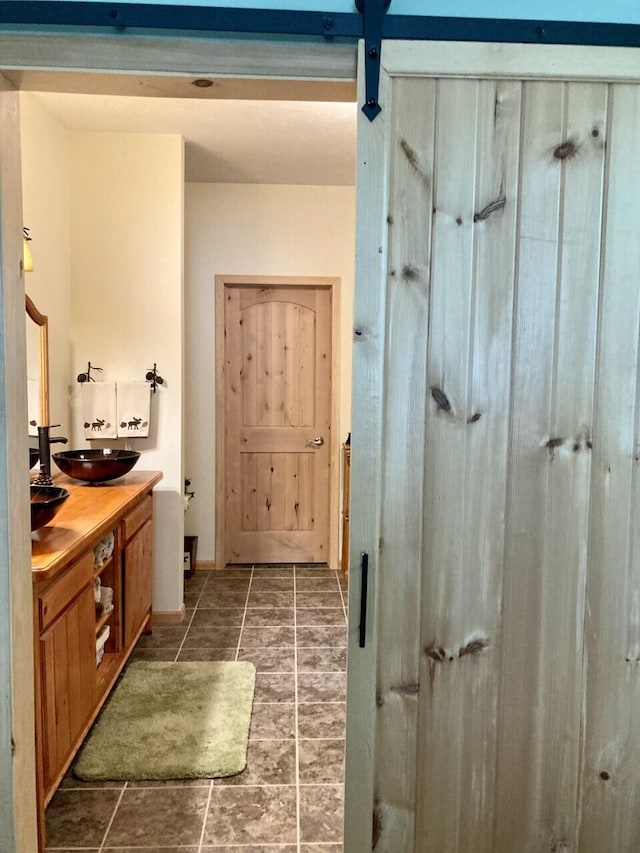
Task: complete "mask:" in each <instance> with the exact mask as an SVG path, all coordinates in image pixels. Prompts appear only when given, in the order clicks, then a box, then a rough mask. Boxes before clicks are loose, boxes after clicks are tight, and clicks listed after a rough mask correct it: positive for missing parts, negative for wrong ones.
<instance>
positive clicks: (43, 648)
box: [40, 586, 96, 790]
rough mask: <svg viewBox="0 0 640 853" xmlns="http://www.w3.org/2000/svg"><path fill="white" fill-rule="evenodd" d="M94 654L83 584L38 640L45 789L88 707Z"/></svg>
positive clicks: (91, 612) (88, 596)
mask: <svg viewBox="0 0 640 853" xmlns="http://www.w3.org/2000/svg"><path fill="white" fill-rule="evenodd" d="M95 652H96V637H95V607H94V600H93V588H92V587H91V586H86V587H85V588H84V589H83V590H82V592H81V593H80V594H79V595H78V597H77V598H76V599H75V601H74V602H73V603H72V604H71V606H70V607H69V608H68V609H67V610H65V611H64V612H63V613H62V615H61V616H60V617H59V618H58V619H56V620H55V622H53V623H52V625H51V627H50V628H49V629H48V630H47V631H46V632H45V633H44V634H43V635H42V636H41V638H40V666H41V678H42V723H43V726H42V728H43V741H44V742H43V752H44V785H45V790H47V789H49V787H50V786H51V784H52V783H53V782H55V779H56V777H57V775H58V773H59V772H60V771H61V769H62V767H63V765H64V763H65V761H66V759H67V758H68V756H69V755H70V753H71V751H72V749H73V748H74V747H75V745H76V741H77V739H78V737H79V735H80V733H81V732H82V730H83V728H84V726H85V725H86V724H87V722H88V720H89V717H90V716H91V713H92V711H93V708H94V702H95V668H96V667H95Z"/></svg>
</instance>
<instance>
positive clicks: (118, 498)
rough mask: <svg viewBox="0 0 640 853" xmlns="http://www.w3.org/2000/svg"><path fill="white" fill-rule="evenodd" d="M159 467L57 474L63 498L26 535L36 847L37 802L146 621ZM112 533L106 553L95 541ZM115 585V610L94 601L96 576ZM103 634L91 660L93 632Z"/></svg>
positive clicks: (44, 798) (67, 759) (69, 756)
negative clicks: (100, 476)
mask: <svg viewBox="0 0 640 853" xmlns="http://www.w3.org/2000/svg"><path fill="white" fill-rule="evenodd" d="M160 479H161V474H160V473H159V472H137V473H135V474H130V475H128V476H127V477H126V478H123V479H122V480H120V481H118V484H117V485H114V486H111V485H109V486H104V487H101V488H93V489H92V488H91V487H87V486H82V485H79V484H78V483H76V482H75V481H73V480H71V481H70V480H68V478H61V479H59V480H56V484H57V485H63V486H64V487H65V488H68V489H69V491H70V496H69V498H68V499H67V501H66V502H65V504H64V505H63V507H62V508H61V510H60V511H59V513H58V515H57V516H56V519H55V522H54V523H53V524H52V525H50V526H47V527H45V528H42V530H41V531H39V532H38V534H37V535H36V537H35V538H34V540H33V542H32V565H33V605H34V657H35V694H36V776H37V788H38V820H39V849H40V851H43V850H44V846H45V838H44V810H45V807H46V805H47V803H48V802H49V800H50V799H51V797H52V796H53V794H54V793H55V791H56V788H57V787H58V785H59V784H60V781H61V780H62V778H63V776H64V774H65V773H66V771H67V769H68V767H69V765H70V764H71V762H72V760H73V757H74V756H75V754H76V752H77V750H78V748H79V747H80V745H81V743H82V741H83V739H84V737H85V736H86V734H87V732H88V730H89V728H90V726H91V724H92V723H93V721H94V720H95V718H96V716H97V715H98V712H99V711H100V708H101V707H102V705H103V703H104V702H105V700H106V698H107V697H108V695H109V692H110V691H111V689H112V688H113V686H114V684H115V682H116V680H117V678H118V675H119V674H120V672H121V671H122V668H123V667H124V665H125V663H126V662H127V659H128V657H129V655H130V654H131V652H132V650H133V648H134V646H135V644H136V642H137V640H138V638H139V637H140V634H141V633H142V632H143V630H145V629H149V627H150V623H151V594H152V583H153V564H152V542H153V498H152V495H151V489H152V488H153V486H154V485H155V483H157V482H158V480H160ZM110 533H113V535H114V548H113V553H112V554H111V556H109V557H107V558H105V559H103V560H101V561H99V564H98V565H94V563H95V562H96V560H94V548H95V547H96V546H97V545H98V544H99V543H100V542H101V541H103V540H104V538H105V537H106V536H107V535H108V534H110ZM96 578H100V582H101V585H102V586H103V587H109V588H110V589H112V590H113V609H112V610H108V611H104V612H102V611H100V610H99V608H97V607H96V600H95V596H94V582H95V580H96ZM106 626H108V628H109V638H108V640H107V642H106V644H105V646H104V654H103V655H102V656H101V658H100V660H99V662H98V660H97V657H96V645H97V638H98V635H99V634H100V633H101V632H102V631H103V629H105V627H106Z"/></svg>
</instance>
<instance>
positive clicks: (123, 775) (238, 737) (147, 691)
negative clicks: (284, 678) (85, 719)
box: [74, 661, 256, 781]
mask: <svg viewBox="0 0 640 853" xmlns="http://www.w3.org/2000/svg"><path fill="white" fill-rule="evenodd" d="M255 679H256V669H255V666H254V665H253V664H252V663H247V662H245V661H239V662H220V663H217V662H216V663H205V662H200V661H194V662H184V663H165V662H155V661H154V662H151V661H139V662H136V663H132V664H130V665H129V666H128V668H127V669H126V671H125V674H124V675H123V677H122V679H121V680H120V682H119V684H118V686H117V687H116V689H115V690H114V692H113V694H112V696H111V698H110V699H109V701H108V703H107V704H106V705H105V707H104V709H103V711H102V713H101V715H100V717H99V719H98V721H97V723H96V724H95V725H94V727H93V729H92V730H91V733H90V734H89V737H88V738H87V741H86V743H85V745H84V747H83V748H82V751H81V753H80V757H79V758H78V760H77V762H76V765H75V767H74V773H75V775H76V776H77V777H78V778H79V779H85V780H87V781H97V780H101V779H117V780H136V779H208V778H212V777H218V776H233V775H234V774H236V773H240V772H241V771H242V770H244V768H245V767H246V764H247V742H248V739H249V725H250V722H251V707H252V705H253V692H254V688H255Z"/></svg>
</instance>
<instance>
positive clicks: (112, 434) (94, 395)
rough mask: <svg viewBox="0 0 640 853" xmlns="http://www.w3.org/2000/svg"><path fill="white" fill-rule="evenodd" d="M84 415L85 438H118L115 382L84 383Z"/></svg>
mask: <svg viewBox="0 0 640 853" xmlns="http://www.w3.org/2000/svg"><path fill="white" fill-rule="evenodd" d="M82 417H83V422H84V437H85V438H89V439H91V438H94V439H95V438H117V436H118V431H117V428H116V427H117V420H116V383H115V382H85V383H84V384H83V386H82Z"/></svg>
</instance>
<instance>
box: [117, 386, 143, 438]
mask: <svg viewBox="0 0 640 853" xmlns="http://www.w3.org/2000/svg"><path fill="white" fill-rule="evenodd" d="M117 398H118V436H119V437H120V438H122V437H124V436H127V437H128V438H147V436H148V435H149V419H150V413H151V386H150V385H149V384H148V383H147V382H118V393H117Z"/></svg>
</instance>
